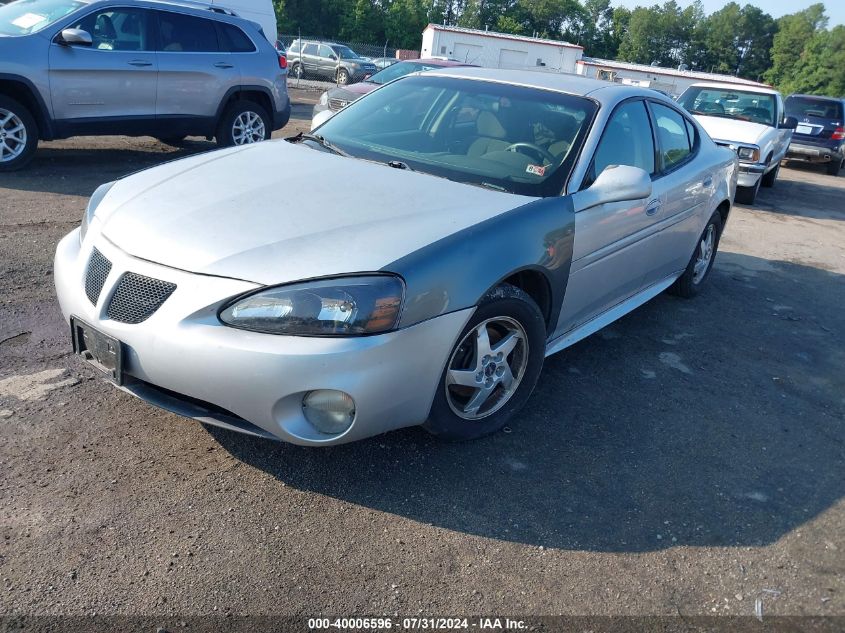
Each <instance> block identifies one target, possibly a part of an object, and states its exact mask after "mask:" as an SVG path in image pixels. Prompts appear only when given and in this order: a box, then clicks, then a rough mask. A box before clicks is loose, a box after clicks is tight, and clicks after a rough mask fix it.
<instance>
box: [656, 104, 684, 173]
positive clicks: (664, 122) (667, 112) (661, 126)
mask: <svg viewBox="0 0 845 633" xmlns="http://www.w3.org/2000/svg"><path fill="white" fill-rule="evenodd" d="M651 108H652V111H653V112H654V120H655V122H656V123H657V138H658V139H659V140H660V151H661V155H662V157H663V169H671V168H672V167H674V166H675V165H677V164H679V163H682V162H684V161H685V160H686V159H687V157H688V156H689V155H690V154H691V153H692V145H691V144H690V139H689V132H688V130H687V122H686V119H685V118H684V117H683V116H682V115H681V113H680V112H676V111H675V110H673V109H672V108H667V107H666V106H664V105H661V104H659V103H652V104H651Z"/></svg>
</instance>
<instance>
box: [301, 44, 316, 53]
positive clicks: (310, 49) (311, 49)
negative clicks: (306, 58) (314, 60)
mask: <svg viewBox="0 0 845 633" xmlns="http://www.w3.org/2000/svg"><path fill="white" fill-rule="evenodd" d="M302 54H303V55H316V54H317V45H316V44H306V45H305V46H303V47H302Z"/></svg>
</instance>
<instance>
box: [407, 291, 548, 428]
mask: <svg viewBox="0 0 845 633" xmlns="http://www.w3.org/2000/svg"><path fill="white" fill-rule="evenodd" d="M545 343H546V326H545V321H544V319H543V315H542V313H541V312H540V309H539V308H538V307H537V304H536V303H535V302H534V301H533V300H532V299H531V297H529V296H528V295H527V294H526V293H525V292H523V291H522V290H520V289H519V288H516V287H515V286H511V285H502V286H499V287H498V288H496V289H495V290H493V291H492V292H491V293H490V294H489V295H488V296H487V297H486V298H485V300H484V301H483V302H482V303H481V305H479V307H478V309H477V310H476V311H475V314H474V315H473V316H472V319H470V321H469V323H467V325H466V327H465V328H464V330H463V332H461V335H460V336H459V337H458V342H457V344H456V345H455V347H454V348H453V350H452V353H451V355H450V356H449V360H448V361H447V363H446V367H445V368H444V369H443V374H442V375H441V378H440V384H439V386H438V389H437V393H436V395H435V397H434V402H433V404H432V407H431V413H430V415H429V419H428V421H426V423H425V424H424V425H423V427H424V428H425V429H426V430H427V431H429V432H430V433H432V434H433V435H436V436H437V437H439V438H441V439H446V440H470V439H476V438H479V437H483V436H485V435H489V434H490V433H494V432H495V431H498V430H499V429H501V428H502V427H503V426H504V425H505V424H506V423H507V422H508V420H510V419H511V417H513V415H514V414H516V413H517V412H518V411H519V410H520V409H521V408H522V407H523V405H524V404H525V403H526V402H527V400H528V398H529V396H530V395H531V392H532V391H533V389H534V385H535V384H536V383H537V378H538V376H539V375H540V370H541V369H542V367H543V359H544V357H545V351H546V345H545Z"/></svg>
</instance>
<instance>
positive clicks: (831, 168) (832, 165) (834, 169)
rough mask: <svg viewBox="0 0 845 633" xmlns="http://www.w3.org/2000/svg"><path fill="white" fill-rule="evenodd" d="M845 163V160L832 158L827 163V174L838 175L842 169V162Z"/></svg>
mask: <svg viewBox="0 0 845 633" xmlns="http://www.w3.org/2000/svg"><path fill="white" fill-rule="evenodd" d="M843 163H845V160H841V159H840V160H832V161H830V162H829V163H828V164H827V175H828V176H838V175H839V172H840V171H842V164H843Z"/></svg>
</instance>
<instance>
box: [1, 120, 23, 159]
mask: <svg viewBox="0 0 845 633" xmlns="http://www.w3.org/2000/svg"><path fill="white" fill-rule="evenodd" d="M26 141H27V136H26V126H25V125H24V124H23V121H22V120H21V118H20V117H19V116H18V115H17V114H15V113H14V112H9V111H8V110H5V109H3V108H0V163H6V162H9V161H11V160H14V159H16V158H17V157H18V156H20V155H21V154H23V151H24V149H26Z"/></svg>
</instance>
